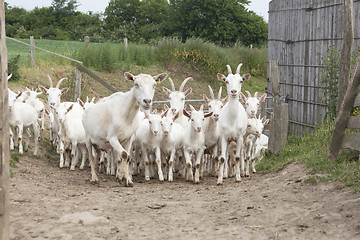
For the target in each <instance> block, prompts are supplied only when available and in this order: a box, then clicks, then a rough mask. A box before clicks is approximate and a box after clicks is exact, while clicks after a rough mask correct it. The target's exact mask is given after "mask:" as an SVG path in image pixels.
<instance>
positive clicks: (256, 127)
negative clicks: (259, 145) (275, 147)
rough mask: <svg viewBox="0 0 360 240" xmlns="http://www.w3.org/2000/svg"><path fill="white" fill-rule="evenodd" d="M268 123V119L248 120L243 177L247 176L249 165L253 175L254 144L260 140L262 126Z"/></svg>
mask: <svg viewBox="0 0 360 240" xmlns="http://www.w3.org/2000/svg"><path fill="white" fill-rule="evenodd" d="M268 123H269V119H265V117H264V118H262V119H260V116H259V118H249V121H248V126H247V129H246V134H245V135H244V149H245V150H244V157H245V163H246V166H245V176H247V177H248V176H249V164H250V162H251V163H252V170H253V173H255V172H256V170H255V161H254V155H255V148H256V145H255V142H256V141H257V139H259V138H260V136H261V134H262V131H263V130H264V126H265V125H266V124H268Z"/></svg>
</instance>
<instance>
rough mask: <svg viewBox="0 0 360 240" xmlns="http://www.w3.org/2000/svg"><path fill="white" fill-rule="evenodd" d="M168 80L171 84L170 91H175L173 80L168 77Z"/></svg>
mask: <svg viewBox="0 0 360 240" xmlns="http://www.w3.org/2000/svg"><path fill="white" fill-rule="evenodd" d="M169 81H170V85H171V91H173V92H175V91H176V90H175V85H174V82H173V80H172V79H171V78H169Z"/></svg>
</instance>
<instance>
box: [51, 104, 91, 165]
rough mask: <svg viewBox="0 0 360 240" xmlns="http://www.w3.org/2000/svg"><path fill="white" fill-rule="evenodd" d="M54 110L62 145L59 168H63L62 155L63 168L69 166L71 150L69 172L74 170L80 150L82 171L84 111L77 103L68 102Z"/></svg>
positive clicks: (84, 149) (83, 158)
mask: <svg viewBox="0 0 360 240" xmlns="http://www.w3.org/2000/svg"><path fill="white" fill-rule="evenodd" d="M69 105H70V106H69ZM54 109H55V114H56V118H57V120H58V123H59V135H60V139H61V143H62V147H61V150H60V168H62V167H63V166H64V161H63V160H64V159H63V157H62V154H65V167H68V166H69V165H70V158H69V151H70V149H71V167H70V170H75V166H76V164H77V162H78V157H79V153H78V149H80V151H81V153H82V162H81V166H80V169H83V168H84V163H85V160H86V147H85V141H86V135H85V130H84V127H83V125H82V115H83V113H84V110H83V109H82V107H81V106H80V105H79V104H78V103H70V102H63V103H60V104H59V106H58V107H54ZM78 147H79V148H78ZM64 150H65V152H64Z"/></svg>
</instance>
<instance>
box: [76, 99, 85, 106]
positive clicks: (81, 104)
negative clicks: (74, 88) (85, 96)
mask: <svg viewBox="0 0 360 240" xmlns="http://www.w3.org/2000/svg"><path fill="white" fill-rule="evenodd" d="M77 102H78V103H79V104H80V106H81V107H84V102H83V101H81V99H80V98H78V99H77Z"/></svg>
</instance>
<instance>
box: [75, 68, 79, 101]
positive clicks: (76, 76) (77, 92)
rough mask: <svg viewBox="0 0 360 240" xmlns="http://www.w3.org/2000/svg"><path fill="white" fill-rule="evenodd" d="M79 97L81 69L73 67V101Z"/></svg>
mask: <svg viewBox="0 0 360 240" xmlns="http://www.w3.org/2000/svg"><path fill="white" fill-rule="evenodd" d="M80 97H81V71H80V69H79V68H76V69H75V96H74V98H75V101H77V99H78V98H80Z"/></svg>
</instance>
